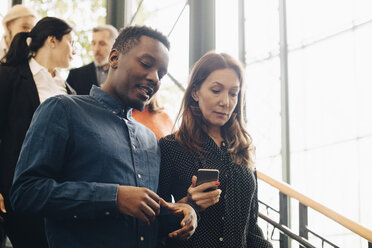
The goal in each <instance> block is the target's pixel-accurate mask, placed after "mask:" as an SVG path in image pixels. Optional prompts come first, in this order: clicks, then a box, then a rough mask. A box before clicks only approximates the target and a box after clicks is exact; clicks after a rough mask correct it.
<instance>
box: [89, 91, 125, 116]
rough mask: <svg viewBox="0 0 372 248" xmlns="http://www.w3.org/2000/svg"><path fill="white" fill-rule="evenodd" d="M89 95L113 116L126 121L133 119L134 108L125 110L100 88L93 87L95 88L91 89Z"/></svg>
mask: <svg viewBox="0 0 372 248" xmlns="http://www.w3.org/2000/svg"><path fill="white" fill-rule="evenodd" d="M89 95H90V96H92V97H93V98H94V99H95V100H96V101H98V102H99V103H100V104H102V105H103V106H104V107H105V108H106V109H108V110H109V111H110V112H112V113H113V114H115V115H118V116H120V117H123V118H126V119H129V118H131V117H132V108H123V107H122V106H121V105H120V103H118V102H117V101H116V100H115V99H114V98H113V97H112V96H110V95H109V94H107V93H106V92H104V91H103V90H102V89H101V88H100V87H97V86H96V85H93V87H92V88H91V89H90V93H89Z"/></svg>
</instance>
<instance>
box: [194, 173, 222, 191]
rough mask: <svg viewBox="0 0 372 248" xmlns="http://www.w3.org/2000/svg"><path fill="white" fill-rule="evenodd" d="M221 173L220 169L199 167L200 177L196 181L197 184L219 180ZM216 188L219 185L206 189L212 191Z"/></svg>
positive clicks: (198, 175)
mask: <svg viewBox="0 0 372 248" xmlns="http://www.w3.org/2000/svg"><path fill="white" fill-rule="evenodd" d="M219 174H220V171H219V170H216V169H199V170H198V174H197V177H198V179H197V181H196V186H198V185H200V184H203V183H207V182H212V181H218V177H219ZM216 188H217V186H216V187H213V188H210V189H208V190H206V191H211V190H214V189H216Z"/></svg>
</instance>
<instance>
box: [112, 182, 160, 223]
mask: <svg viewBox="0 0 372 248" xmlns="http://www.w3.org/2000/svg"><path fill="white" fill-rule="evenodd" d="M159 200H160V197H159V196H158V195H157V194H156V193H154V192H153V191H151V190H150V189H147V188H140V187H133V186H119V189H118V199H117V202H118V209H119V211H120V212H121V213H123V214H126V215H130V216H133V217H135V218H137V219H140V220H141V221H143V222H144V223H145V224H146V225H150V223H151V222H152V221H154V219H155V218H156V216H157V215H158V214H159V213H160V205H159Z"/></svg>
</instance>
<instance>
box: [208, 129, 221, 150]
mask: <svg viewBox="0 0 372 248" xmlns="http://www.w3.org/2000/svg"><path fill="white" fill-rule="evenodd" d="M208 136H209V137H211V138H212V139H213V141H214V143H216V144H217V146H218V147H219V146H220V145H221V142H222V141H223V138H222V135H221V128H213V129H208Z"/></svg>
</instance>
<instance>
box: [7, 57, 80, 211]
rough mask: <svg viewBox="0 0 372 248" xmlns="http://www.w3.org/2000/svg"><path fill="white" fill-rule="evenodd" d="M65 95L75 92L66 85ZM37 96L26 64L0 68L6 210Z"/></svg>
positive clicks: (37, 100)
mask: <svg viewBox="0 0 372 248" xmlns="http://www.w3.org/2000/svg"><path fill="white" fill-rule="evenodd" d="M66 89H67V92H68V94H75V91H74V90H73V89H72V88H71V87H70V86H69V85H68V84H67V83H66ZM39 105H40V100H39V93H38V92H37V88H36V85H35V81H34V79H33V76H32V73H31V70H30V67H29V65H28V63H24V64H22V65H19V66H16V67H13V66H5V65H0V193H1V194H2V195H3V196H4V198H5V204H6V205H7V206H6V207H7V208H8V209H9V208H10V206H9V205H8V204H9V197H8V196H9V190H10V187H11V185H12V181H13V175H14V170H15V167H16V164H17V160H18V156H19V153H20V150H21V148H22V143H23V140H24V138H25V135H26V132H27V130H28V127H29V126H30V123H31V119H32V116H33V114H34V112H35V110H36V108H37V107H38V106H39Z"/></svg>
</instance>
